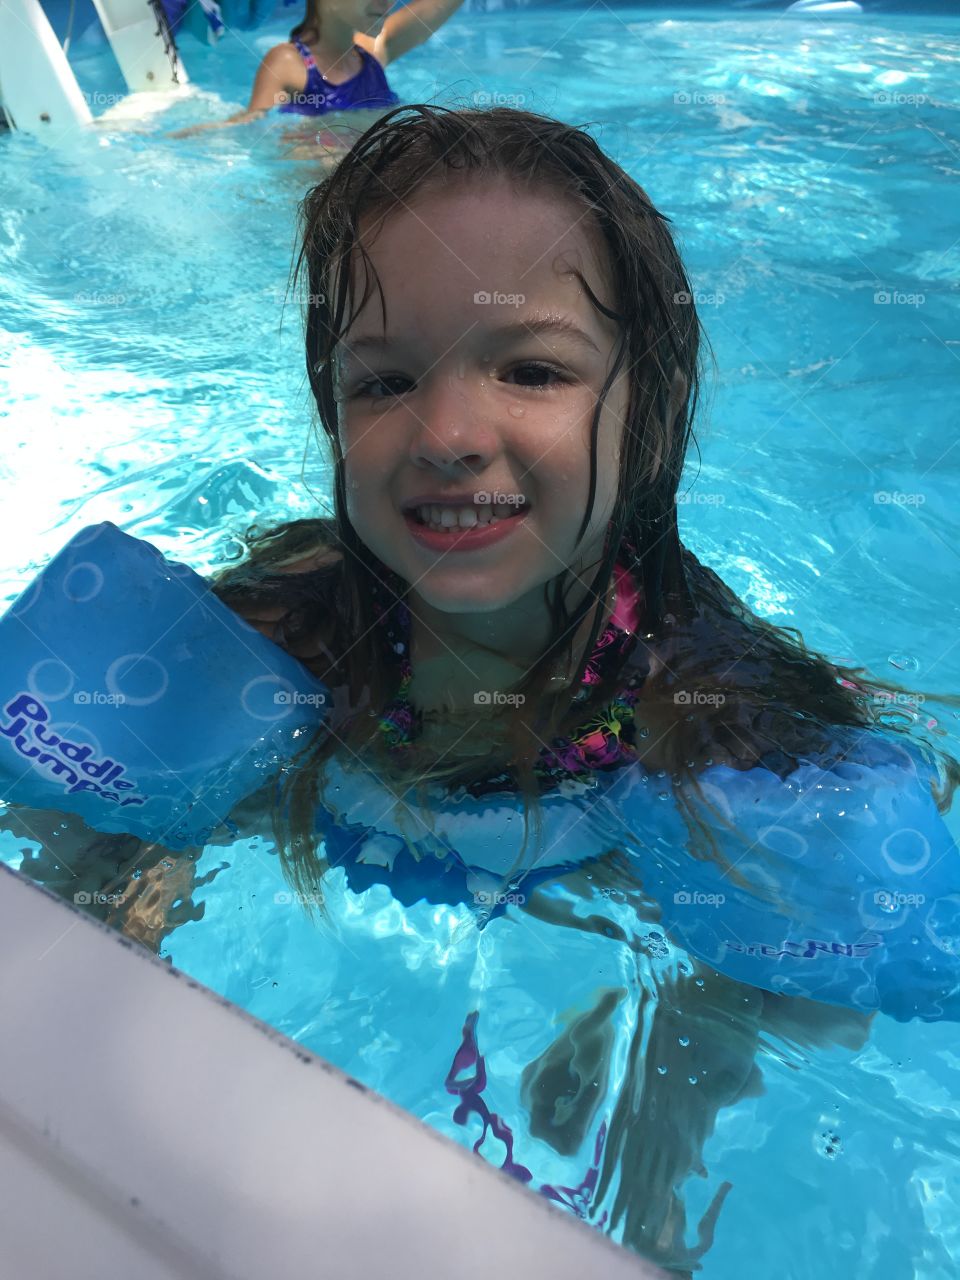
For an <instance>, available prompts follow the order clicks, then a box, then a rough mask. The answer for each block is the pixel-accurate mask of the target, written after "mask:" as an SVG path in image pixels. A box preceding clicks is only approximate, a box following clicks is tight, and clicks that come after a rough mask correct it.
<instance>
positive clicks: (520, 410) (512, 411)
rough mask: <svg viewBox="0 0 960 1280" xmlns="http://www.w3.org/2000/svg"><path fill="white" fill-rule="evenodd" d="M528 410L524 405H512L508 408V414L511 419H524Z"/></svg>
mask: <svg viewBox="0 0 960 1280" xmlns="http://www.w3.org/2000/svg"><path fill="white" fill-rule="evenodd" d="M526 412H527V411H526V409H525V408H524V407H523V405H522V404H511V405H508V406H507V413H509V415H510V417H511V418H522V417H523V416H524V415H525V414H526Z"/></svg>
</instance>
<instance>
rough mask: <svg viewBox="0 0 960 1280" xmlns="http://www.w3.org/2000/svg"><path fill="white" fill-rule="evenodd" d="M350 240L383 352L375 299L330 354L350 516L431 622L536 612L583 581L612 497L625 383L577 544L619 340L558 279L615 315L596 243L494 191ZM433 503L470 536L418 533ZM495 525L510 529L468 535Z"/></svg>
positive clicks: (617, 386) (421, 205)
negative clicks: (371, 286) (566, 577)
mask: <svg viewBox="0 0 960 1280" xmlns="http://www.w3.org/2000/svg"><path fill="white" fill-rule="evenodd" d="M361 236H362V239H363V244H364V248H365V249H366V251H367V253H368V254H369V256H370V257H371V259H372V261H373V264H374V267H375V269H376V272H377V275H378V276H379V279H380V283H381V285H382V288H383V293H384V297H385V299H386V304H387V314H388V317H389V326H390V327H389V331H388V332H387V334H386V339H385V340H384V339H383V315H382V311H381V307H380V301H379V296H378V293H377V291H376V290H374V292H373V294H372V296H371V298H370V300H369V301H368V303H367V305H366V307H365V308H364V310H363V311H362V312H361V313H360V315H359V316H358V317H356V318H355V320H354V323H353V325H352V328H351V330H350V332H349V333H348V334H347V336H346V338H345V339H344V341H343V343H342V344H341V347H340V349H339V350H338V356H337V362H336V387H337V399H338V404H339V435H340V442H341V446H342V449H343V453H344V458H345V467H346V487H347V509H348V514H349V517H350V520H351V521H352V523H353V525H354V528H355V529H356V531H357V534H358V535H359V537H360V538H361V539H362V540H363V542H364V543H366V545H367V546H368V547H369V548H370V550H371V551H372V552H373V553H374V554H375V555H376V556H377V557H379V559H380V560H382V561H383V563H384V564H386V565H387V566H388V567H389V568H390V569H392V570H394V571H395V572H396V573H398V574H399V575H400V577H401V578H403V579H404V580H406V581H407V582H409V583H410V584H411V586H412V587H413V589H414V592H415V593H416V597H419V600H420V601H421V602H423V603H425V604H426V605H427V606H428V607H429V608H430V609H431V610H432V611H438V612H439V613H442V614H448V615H449V614H484V615H487V620H488V622H490V621H492V619H491V616H490V615H493V614H496V613H498V612H500V611H508V610H511V609H512V610H513V611H514V614H515V617H514V620H515V621H516V619H517V617H518V616H519V615H523V614H527V615H529V616H534V615H537V614H539V613H542V612H543V603H542V595H543V593H542V586H543V584H544V583H545V582H547V581H549V580H550V579H551V578H553V577H555V576H556V575H557V574H558V573H560V572H561V571H562V570H563V569H565V568H567V567H568V566H569V567H572V568H573V570H574V571H575V572H576V573H577V574H578V575H579V576H580V577H581V578H584V579H586V581H589V578H590V576H591V570H592V567H593V566H594V565H595V563H596V561H597V559H598V557H599V556H600V554H601V552H602V547H603V538H604V533H605V530H606V526H607V522H608V521H609V519H610V517H611V514H612V511H613V506H614V499H615V495H616V487H617V474H618V461H619V447H620V440H621V436H622V431H623V423H624V420H625V417H626V412H627V407H628V385H629V384H628V378H627V375H626V374H624V373H623V372H622V371H621V373H620V374H619V375H618V378H617V380H616V382H615V383H614V385H613V386H612V388H611V389H610V391H609V392H608V394H607V398H606V402H605V405H604V410H603V413H602V415H601V419H600V431H599V437H598V458H597V490H596V495H595V501H594V506H593V515H592V518H591V521H590V524H589V526H588V528H587V530H586V533H585V535H584V538H583V540H582V542H581V543H580V545H579V546H577V545H576V538H577V531H578V529H579V526H580V523H581V521H582V519H583V515H584V512H585V510H586V506H587V497H588V489H589V476H590V455H589V447H590V445H589V442H590V422H591V419H592V416H593V413H594V410H595V407H596V404H597V400H598V397H599V393H600V390H601V388H602V386H603V383H604V381H605V378H606V376H607V374H608V372H609V370H610V368H611V366H612V363H613V358H614V348H615V344H616V340H617V330H616V327H615V326H614V325H613V323H612V322H610V321H608V320H606V319H605V318H604V317H603V316H601V315H600V314H599V313H598V312H597V311H596V310H595V309H594V307H593V305H592V304H591V302H590V300H589V298H588V297H587V295H586V293H585V292H584V291H583V289H582V288H581V285H580V282H579V281H578V280H577V278H576V276H574V275H573V274H572V272H571V270H570V269H571V267H576V268H578V269H579V270H580V271H581V272H582V273H583V275H584V276H585V278H586V280H587V282H588V283H589V285H590V287H591V288H592V289H593V291H594V293H595V295H596V296H597V297H598V298H599V299H600V301H601V302H603V303H604V304H606V305H607V306H608V307H613V306H614V305H615V301H616V300H615V298H614V297H613V295H612V289H611V286H610V283H609V279H608V272H607V269H606V264H605V263H604V262H602V261H601V260H600V258H599V257H598V253H602V245H601V244H598V243H597V241H595V239H594V237H593V235H592V234H591V232H590V228H589V226H588V225H587V220H586V219H585V218H584V217H583V214H582V210H580V209H579V208H578V207H577V206H575V205H572V204H568V203H567V202H566V201H565V200H564V199H563V197H562V196H561V195H558V194H554V193H552V192H549V193H543V194H531V193H522V194H521V193H518V192H516V191H515V190H514V189H513V187H512V186H511V185H510V184H509V183H508V181H507V180H506V179H497V180H495V181H491V180H489V179H484V180H478V179H475V178H468V179H464V180H463V181H462V182H460V183H458V184H457V185H456V186H454V187H451V188H447V189H445V190H443V191H429V192H425V193H421V194H420V195H418V196H417V197H415V198H414V200H413V201H412V202H411V203H410V204H408V205H406V206H404V207H402V208H401V209H399V210H398V211H394V212H393V213H391V214H390V215H389V216H388V217H387V219H386V220H385V222H383V223H382V224H381V225H380V226H376V225H374V226H370V224H369V222H368V225H367V228H366V229H364V227H363V225H361ZM484 495H488V501H487V502H486V503H485V504H484V502H483V496H484ZM445 498H447V499H449V500H450V502H449V507H450V508H453V509H455V510H456V511H457V512H458V513H459V511H460V510H461V509H469V512H470V514H465V515H463V516H460V515H459V514H458V522H459V523H461V524H462V523H464V522H465V523H466V524H467V525H468V526H470V525H472V524H473V521H474V519H475V518H476V520H477V524H476V525H474V526H473V528H472V529H469V531H468V532H466V533H457V532H456V531H455V532H454V533H452V534H451V533H447V532H446V531H444V532H434V531H431V530H429V529H427V528H425V527H424V525H423V524H422V523H421V521H422V519H423V516H424V515H427V516H428V518H429V515H430V512H429V511H427V512H424V511H423V510H422V508H423V507H424V506H426V507H427V508H429V507H440V508H444V507H445V506H447V504H445V503H444V499H445ZM464 503H466V508H464ZM484 506H486V510H484ZM418 508H420V510H418ZM493 512H497V513H498V514H499V513H501V512H509V513H510V516H509V518H508V519H506V520H503V521H502V522H501V521H500V520H498V519H493V520H491V523H490V525H489V526H485V528H484V530H483V531H479V524H480V522H481V521H483V520H485V519H486V518H487V516H488V513H489V514H490V515H491V516H492V514H493ZM514 513H516V514H514ZM432 514H433V516H434V517H435V516H436V515H437V512H436V511H434V512H433V513H432ZM450 516H451V510H450V509H448V510H447V511H446V512H444V511H441V512H440V517H441V522H442V521H443V520H444V519H446V520H447V521H449V520H450ZM578 594H581V592H580V590H579V589H573V590H572V591H571V595H570V597H569V600H570V602H571V603H572V602H574V601H575V600H576V598H577V596H578ZM476 621H477V622H479V621H480V620H479V619H476Z"/></svg>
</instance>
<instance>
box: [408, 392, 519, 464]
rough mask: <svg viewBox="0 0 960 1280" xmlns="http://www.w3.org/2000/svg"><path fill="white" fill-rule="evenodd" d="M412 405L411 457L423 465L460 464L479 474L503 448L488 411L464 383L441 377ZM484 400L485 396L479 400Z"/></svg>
mask: <svg viewBox="0 0 960 1280" xmlns="http://www.w3.org/2000/svg"><path fill="white" fill-rule="evenodd" d="M425 390H426V394H425V395H422V396H418V397H417V399H416V405H415V407H414V406H411V412H412V415H413V417H412V438H411V441H410V456H411V459H412V461H414V462H416V463H418V464H420V465H424V464H426V465H429V466H434V467H451V466H456V465H458V464H459V465H461V466H463V467H465V468H467V469H468V470H469V471H470V472H471V473H472V474H474V475H479V474H480V472H481V471H483V470H484V468H485V467H487V466H488V465H489V463H490V461H491V460H492V459H493V458H494V457H495V456H496V454H497V452H498V450H499V449H500V436H499V433H498V431H497V429H496V424H495V422H494V421H493V420H492V419H491V417H490V414H489V410H488V409H485V408H484V406H483V405H482V404H481V403H479V401H478V395H477V394H476V389H475V390H474V392H473V393H471V391H470V390H469V389H468V388H467V385H466V383H465V381H464V380H461V379H459V378H456V377H453V376H450V375H439V376H437V377H434V378H433V379H432V380H431V385H430V386H429V387H428V388H425ZM480 399H482V397H480Z"/></svg>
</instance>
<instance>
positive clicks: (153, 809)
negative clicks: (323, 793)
mask: <svg viewBox="0 0 960 1280" xmlns="http://www.w3.org/2000/svg"><path fill="white" fill-rule="evenodd" d="M0 654H2V658H3V661H2V665H0V799H3V800H5V801H7V802H13V803H15V804H20V805H27V806H30V807H32V808H41V809H54V810H59V811H64V812H68V813H75V814H78V815H79V816H80V817H81V818H83V819H84V821H85V822H87V823H88V825H89V826H91V827H93V828H94V829H96V830H98V831H103V832H124V833H129V834H132V835H137V836H140V837H141V838H143V839H147V840H151V841H155V842H157V843H159V844H163V845H165V846H167V847H169V848H171V849H181V848H183V847H184V846H186V845H195V844H202V843H204V841H205V840H206V839H207V838H208V837H209V835H210V833H211V832H212V831H213V830H214V828H216V827H217V826H218V825H219V824H220V823H221V822H222V821H223V820H224V819H225V818H226V817H227V815H228V814H229V812H230V810H231V809H232V808H233V807H234V805H235V804H236V803H237V802H238V801H239V800H241V799H243V798H244V797H245V796H247V795H250V794H251V793H252V792H254V791H256V790H258V789H259V788H260V787H261V786H263V785H264V784H265V783H266V782H267V781H268V780H269V779H270V777H271V776H272V775H275V774H276V772H277V769H278V766H279V765H280V764H281V763H282V762H283V761H284V760H285V759H287V758H290V757H292V756H293V755H294V754H295V753H296V752H297V750H298V749H299V748H301V747H302V746H304V745H305V744H306V742H307V741H308V740H309V739H310V737H311V736H312V734H313V733H314V731H316V730H317V729H318V728H319V726H320V725H321V724H322V723H323V720H324V714H325V709H326V705H327V696H326V694H327V691H326V689H325V687H324V685H323V684H321V683H320V682H319V681H317V680H314V679H313V678H312V677H311V676H310V674H309V673H308V672H307V671H306V670H305V668H304V667H303V666H302V665H301V664H300V663H299V662H297V661H296V660H295V659H294V658H291V657H290V656H289V655H288V654H286V653H285V652H284V651H283V650H281V649H280V648H278V647H277V646H276V645H275V644H273V643H272V642H271V641H269V640H267V639H266V637H264V636H263V635H261V634H260V633H259V632H258V631H256V630H255V629H254V628H253V627H251V626H249V625H248V624H247V623H246V622H244V621H243V620H242V619H241V618H239V617H238V616H237V615H236V614H235V613H233V612H232V610H230V609H228V608H227V607H226V605H224V604H223V603H222V602H221V601H220V600H219V599H218V598H217V597H216V596H215V595H214V594H213V592H212V591H211V590H210V587H209V586H208V584H207V583H206V582H205V581H204V580H203V578H201V577H200V576H199V575H198V574H196V573H194V572H193V570H192V569H189V568H187V567H186V566H184V565H182V564H176V563H173V562H171V561H168V560H166V559H164V557H163V556H162V555H161V554H160V552H159V551H157V550H156V548H155V547H152V546H151V545H150V544H149V543H147V542H142V541H140V540H138V539H137V538H132V537H129V536H128V535H126V534H124V533H121V531H120V530H119V529H117V528H116V526H115V525H112V524H109V523H105V524H100V525H95V526H92V527H90V528H88V529H84V530H83V531H82V532H81V533H79V534H77V536H76V537H75V538H73V539H72V541H70V542H69V543H68V544H67V545H66V546H65V547H64V549H63V550H62V551H61V552H60V553H59V555H57V556H56V557H55V558H54V559H53V560H52V561H51V562H50V564H49V565H48V566H47V568H46V569H45V570H44V571H43V572H42V573H41V574H40V575H39V577H38V578H37V579H36V580H35V581H34V582H33V583H32V584H31V585H30V586H29V587H28V588H27V590H26V591H25V592H24V593H23V595H21V596H20V598H19V599H18V600H17V601H16V602H15V603H14V604H13V605H12V606H11V607H10V609H9V611H8V612H7V613H6V615H5V616H4V617H3V618H2V619H0Z"/></svg>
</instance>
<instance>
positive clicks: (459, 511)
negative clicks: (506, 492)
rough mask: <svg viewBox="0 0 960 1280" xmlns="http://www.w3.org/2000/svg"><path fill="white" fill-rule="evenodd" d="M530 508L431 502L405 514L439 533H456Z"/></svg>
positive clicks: (515, 505)
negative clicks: (451, 505) (441, 504)
mask: <svg viewBox="0 0 960 1280" xmlns="http://www.w3.org/2000/svg"><path fill="white" fill-rule="evenodd" d="M528 510H529V508H528V506H526V505H524V506H519V505H517V504H515V503H496V504H493V503H490V502H481V503H475V504H474V505H473V506H472V507H442V506H439V505H434V504H431V505H428V506H420V507H412V508H410V509H408V510H407V511H406V512H404V514H405V515H406V517H407V519H408V520H412V521H413V522H414V524H418V525H422V526H423V527H424V528H426V529H434V530H436V532H437V533H447V532H449V533H456V532H457V531H458V530H460V529H476V528H483V527H485V526H487V525H490V524H497V523H499V522H500V521H501V520H511V519H513V518H514V517H516V516H518V515H521V514H526V512H527V511H528Z"/></svg>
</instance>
